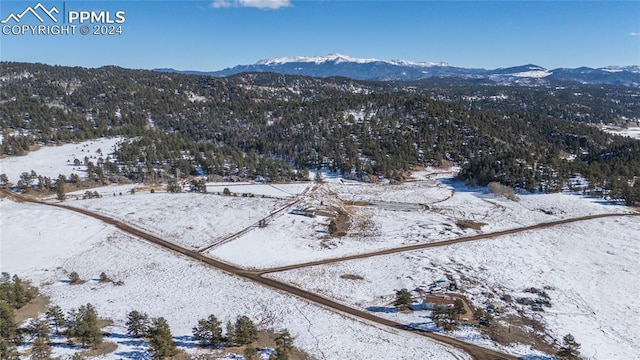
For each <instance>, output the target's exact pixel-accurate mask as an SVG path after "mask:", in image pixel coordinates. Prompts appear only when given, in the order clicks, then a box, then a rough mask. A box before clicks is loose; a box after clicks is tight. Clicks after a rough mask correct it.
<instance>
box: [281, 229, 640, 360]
mask: <svg viewBox="0 0 640 360" xmlns="http://www.w3.org/2000/svg"><path fill="white" fill-rule="evenodd" d="M638 234H640V222H639V221H638V218H637V217H625V218H608V219H598V220H589V221H585V222H580V223H574V224H568V225H562V226H560V227H556V228H552V229H546V230H538V231H535V232H526V233H522V234H518V235H510V236H503V237H500V238H497V239H492V240H482V241H479V242H473V243H465V244H459V245H454V246H448V247H442V248H433V249H428V250H421V251H414V252H410V253H402V254H395V255H388V256H382V257H376V258H370V259H363V260H353V261H347V262H342V263H337V264H331V265H324V266H316V267H312V268H304V269H298V270H292V271H288V272H284V273H277V274H272V275H270V276H273V277H275V278H278V279H280V280H284V281H287V282H290V283H292V284H295V285H297V286H300V287H303V288H306V289H309V290H312V291H314V292H319V293H321V294H324V295H326V296H328V297H331V298H334V299H337V300H339V301H341V302H343V303H346V304H350V305H352V306H357V307H360V308H366V307H369V306H385V305H388V302H390V301H392V300H393V295H394V294H395V291H397V290H399V289H401V288H407V289H415V288H417V287H428V285H429V284H430V283H432V282H434V281H435V280H438V279H441V278H445V276H446V275H447V274H450V275H453V276H455V277H458V278H460V279H462V280H461V284H462V286H463V290H464V291H465V292H466V293H467V294H468V295H469V298H470V299H471V300H472V302H473V303H474V304H475V305H476V306H483V304H484V302H485V301H486V300H487V295H486V294H487V293H493V294H494V295H496V296H501V295H503V294H510V295H512V296H514V298H515V297H516V296H517V295H518V294H521V293H522V290H523V289H525V288H530V287H536V288H539V289H542V288H543V287H545V286H546V287H549V288H550V289H551V290H548V293H549V295H550V296H551V304H552V307H551V308H548V309H545V310H546V311H545V312H541V313H538V314H537V315H535V317H536V318H539V319H541V320H542V321H543V322H544V323H545V324H546V325H547V328H548V330H550V331H551V333H552V334H553V335H554V337H555V338H557V339H561V338H562V336H564V335H565V334H567V333H571V334H573V335H574V336H575V337H576V340H577V341H578V342H579V343H581V344H582V349H581V350H582V354H583V355H584V356H585V357H586V358H588V359H638V358H639V357H638V356H639V355H638V354H640V331H639V329H640V328H638V326H637V324H638V323H639V322H640V316H639V315H638V311H637V309H638V307H640V300H639V299H638V294H640V283H639V282H638V281H637V278H636V275H637V274H638V272H640V263H638V260H637V259H638V258H639V257H640V243H639V242H638ZM345 274H353V275H359V276H361V277H363V280H349V279H343V278H341V277H340V276H341V275H345ZM379 315H385V314H379ZM386 316H389V317H391V318H394V319H396V320H402V319H398V316H402V315H398V314H391V315H386ZM414 316H415V317H416V318H413V319H410V318H407V319H405V321H406V322H407V323H410V322H421V321H420V317H421V316H422V317H426V315H425V314H424V312H416V313H415V315H414ZM425 321H426V322H427V323H428V322H429V321H428V320H424V319H423V320H422V322H425ZM465 336H466V335H465ZM482 341H485V342H486V340H482ZM482 341H480V340H479V341H478V342H482ZM511 352H513V351H511ZM516 352H517V351H516ZM520 354H521V355H526V353H522V352H520Z"/></svg>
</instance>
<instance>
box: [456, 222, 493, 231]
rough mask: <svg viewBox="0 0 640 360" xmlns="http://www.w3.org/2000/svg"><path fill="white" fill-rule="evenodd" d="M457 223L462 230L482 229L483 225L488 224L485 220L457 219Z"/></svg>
mask: <svg viewBox="0 0 640 360" xmlns="http://www.w3.org/2000/svg"><path fill="white" fill-rule="evenodd" d="M456 225H458V227H459V228H460V229H462V230H465V229H473V230H480V229H481V228H482V227H483V226H485V225H487V224H486V223H483V222H476V221H473V220H458V221H456Z"/></svg>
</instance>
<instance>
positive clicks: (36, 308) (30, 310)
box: [14, 295, 49, 324]
mask: <svg viewBox="0 0 640 360" xmlns="http://www.w3.org/2000/svg"><path fill="white" fill-rule="evenodd" d="M47 306H49V298H48V297H46V296H43V295H38V296H36V297H35V298H33V300H31V301H30V302H29V303H28V304H27V305H25V306H23V307H21V308H20V309H18V310H16V311H15V312H14V313H15V316H16V323H18V324H22V323H23V322H25V321H26V320H27V319H32V318H35V317H36V316H38V314H42V313H43V312H45V311H47Z"/></svg>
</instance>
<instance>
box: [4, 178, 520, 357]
mask: <svg viewBox="0 0 640 360" xmlns="http://www.w3.org/2000/svg"><path fill="white" fill-rule="evenodd" d="M0 193H2V194H5V195H7V196H9V197H10V198H12V199H14V200H16V201H19V202H28V203H33V204H39V205H44V206H52V207H56V208H62V209H66V210H70V211H73V212H76V213H80V214H83V215H86V216H88V217H92V218H94V219H98V220H100V221H103V222H105V223H107V224H110V225H113V226H115V227H116V228H118V229H120V230H121V231H123V232H126V233H128V234H131V235H133V236H136V237H139V238H142V239H144V240H147V241H149V242H151V243H153V244H156V245H159V246H161V247H163V248H165V249H169V250H171V251H174V252H176V253H179V254H182V255H184V256H187V257H189V258H192V259H194V260H198V261H200V262H201V263H203V264H206V265H209V266H211V267H214V268H216V269H219V270H222V271H224V272H226V273H228V274H231V275H235V276H238V277H240V278H244V279H247V280H250V281H253V282H255V283H258V284H260V285H263V286H266V287H269V288H272V289H276V290H279V291H282V292H285V293H288V294H291V295H294V296H297V297H299V298H302V299H305V300H307V301H310V302H312V303H315V304H318V305H321V306H323V307H325V308H329V309H331V310H334V311H338V312H341V313H345V314H349V315H352V316H355V317H357V318H360V319H363V320H368V321H371V322H374V323H377V324H380V325H384V326H389V327H392V328H395V329H398V330H401V331H408V332H412V333H415V334H418V335H420V336H424V337H427V338H430V339H432V340H435V341H437V342H440V343H442V344H446V345H449V346H452V347H454V348H457V349H459V350H462V351H464V352H466V353H468V354H469V355H470V356H471V357H472V358H473V359H476V360H516V359H517V358H516V357H514V356H512V355H507V354H503V353H500V352H497V351H494V350H491V349H487V348H483V347H481V346H478V345H475V344H470V343H466V342H464V341H460V340H457V339H454V338H450V337H447V336H444V335H441V334H437V333H429V332H423V331H419V330H415V329H410V328H407V327H406V326H405V325H403V324H401V323H398V322H395V321H392V320H388V319H385V318H382V317H379V316H376V315H373V314H371V313H368V312H366V311H362V310H359V309H356V308H352V307H349V306H347V305H344V304H340V303H338V302H336V301H333V300H331V299H328V298H325V297H323V296H320V295H318V294H314V293H311V292H309V291H306V290H303V289H300V288H297V287H295V286H292V285H289V284H286V283H283V282H280V281H277V280H274V279H269V278H265V277H263V276H262V274H261V273H260V272H259V271H249V270H245V269H242V268H239V267H237V266H234V265H231V264H227V263H224V262H222V261H218V260H215V259H212V258H209V257H206V256H204V255H202V254H201V253H199V252H198V251H194V250H190V249H187V248H184V247H182V246H179V245H176V244H174V243H172V242H169V241H167V240H164V239H162V238H159V237H157V236H155V235H152V234H149V233H147V232H144V231H142V230H140V229H137V228H134V227H133V226H130V225H127V224H125V223H123V222H121V221H118V220H116V219H113V218H111V217H108V216H104V215H101V214H97V213H94V212H91V211H88V210H85V209H80V208H75V207H72V206H68V205H64V204H54V203H46V202H42V201H39V200H35V199H32V198H29V197H26V196H24V195H20V194H15V193H12V192H10V191H7V190H6V189H0Z"/></svg>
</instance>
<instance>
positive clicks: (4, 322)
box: [0, 300, 18, 359]
mask: <svg viewBox="0 0 640 360" xmlns="http://www.w3.org/2000/svg"><path fill="white" fill-rule="evenodd" d="M17 338H18V327H17V325H16V320H15V315H14V313H13V308H12V307H11V306H10V305H9V304H8V303H7V302H5V301H3V300H0V359H17V358H18V353H17V350H16V342H17Z"/></svg>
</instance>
